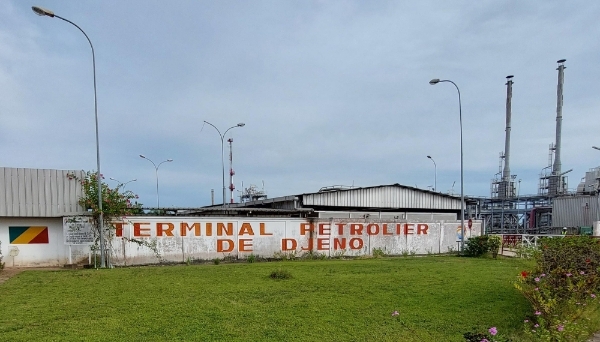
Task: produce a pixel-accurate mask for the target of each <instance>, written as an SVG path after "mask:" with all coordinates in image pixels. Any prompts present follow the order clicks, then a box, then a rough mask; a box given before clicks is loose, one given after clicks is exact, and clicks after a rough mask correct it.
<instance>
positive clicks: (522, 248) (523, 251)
mask: <svg viewBox="0 0 600 342" xmlns="http://www.w3.org/2000/svg"><path fill="white" fill-rule="evenodd" d="M514 252H515V256H517V257H519V258H524V259H535V258H536V257H537V255H538V254H539V252H540V249H539V247H537V246H533V245H527V244H524V243H520V244H519V245H517V248H516V249H515V250H514Z"/></svg>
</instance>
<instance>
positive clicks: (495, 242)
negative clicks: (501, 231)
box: [488, 235, 502, 259]
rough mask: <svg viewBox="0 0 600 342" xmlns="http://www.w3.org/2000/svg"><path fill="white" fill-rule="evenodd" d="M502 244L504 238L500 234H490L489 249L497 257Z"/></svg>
mask: <svg viewBox="0 0 600 342" xmlns="http://www.w3.org/2000/svg"><path fill="white" fill-rule="evenodd" d="M501 246H502V239H501V238H500V237H499V236H498V235H490V236H489V238H488V249H489V251H490V252H492V257H493V258H494V259H496V257H497V256H498V251H499V250H500V247H501Z"/></svg>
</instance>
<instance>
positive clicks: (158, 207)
mask: <svg viewBox="0 0 600 342" xmlns="http://www.w3.org/2000/svg"><path fill="white" fill-rule="evenodd" d="M140 158H143V159H146V160H147V161H149V162H151V163H152V165H154V171H156V208H157V209H160V196H159V195H158V168H159V167H160V166H161V165H162V164H163V163H170V162H172V161H173V159H167V160H163V161H161V162H160V163H159V164H158V165H156V164H154V162H153V161H152V160H151V159H150V158H147V157H146V156H144V155H143V154H140Z"/></svg>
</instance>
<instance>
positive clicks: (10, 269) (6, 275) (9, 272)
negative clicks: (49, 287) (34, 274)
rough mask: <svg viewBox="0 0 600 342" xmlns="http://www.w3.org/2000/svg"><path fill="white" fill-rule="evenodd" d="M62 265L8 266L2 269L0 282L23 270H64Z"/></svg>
mask: <svg viewBox="0 0 600 342" xmlns="http://www.w3.org/2000/svg"><path fill="white" fill-rule="evenodd" d="M63 269H64V268H62V267H7V268H5V269H3V270H1V271H0V284H2V283H4V282H5V281H7V280H8V279H10V278H12V277H14V276H16V275H17V274H19V273H21V272H23V271H31V270H42V271H56V270H63Z"/></svg>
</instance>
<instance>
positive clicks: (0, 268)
mask: <svg viewBox="0 0 600 342" xmlns="http://www.w3.org/2000/svg"><path fill="white" fill-rule="evenodd" d="M2 259H4V256H3V255H2V241H0V271H2V270H3V269H4V263H3V262H2Z"/></svg>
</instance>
